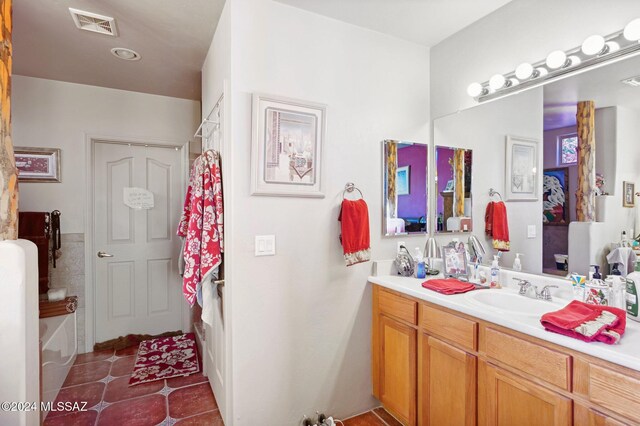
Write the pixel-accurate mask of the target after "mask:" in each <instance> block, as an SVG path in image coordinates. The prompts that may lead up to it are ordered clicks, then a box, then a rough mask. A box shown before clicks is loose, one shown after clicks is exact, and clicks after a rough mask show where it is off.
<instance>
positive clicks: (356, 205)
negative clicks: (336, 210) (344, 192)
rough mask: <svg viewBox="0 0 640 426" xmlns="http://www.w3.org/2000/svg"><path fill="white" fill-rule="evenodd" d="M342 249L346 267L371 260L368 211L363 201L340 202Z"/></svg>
mask: <svg viewBox="0 0 640 426" xmlns="http://www.w3.org/2000/svg"><path fill="white" fill-rule="evenodd" d="M338 220H339V221H340V223H341V228H342V235H341V236H340V239H341V241H342V248H343V251H344V260H345V262H346V263H347V266H351V265H355V264H356V263H361V262H368V261H369V260H370V259H371V246H370V241H369V210H368V207H367V203H366V202H365V201H364V200H363V199H360V200H355V201H352V200H342V207H341V208H340V216H338Z"/></svg>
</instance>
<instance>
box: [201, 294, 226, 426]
mask: <svg viewBox="0 0 640 426" xmlns="http://www.w3.org/2000/svg"><path fill="white" fill-rule="evenodd" d="M224 291H225V288H224V286H220V287H218V288H216V290H215V291H214V293H215V300H214V302H213V326H209V325H207V323H203V325H204V330H205V343H206V346H205V347H206V349H205V351H204V352H205V354H204V356H206V357H207V360H206V362H205V363H206V371H205V373H206V375H207V377H209V383H210V384H211V388H212V389H213V393H214V395H215V396H216V400H217V402H218V408H219V409H220V415H221V416H222V418H223V419H224V420H227V412H226V411H227V407H226V391H227V388H225V384H226V381H225V371H226V368H225V366H226V364H225V362H226V359H225V354H226V352H225V351H226V344H225V327H224V318H223V313H224V311H223V304H224ZM229 422H230V421H229Z"/></svg>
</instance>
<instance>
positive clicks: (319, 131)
mask: <svg viewBox="0 0 640 426" xmlns="http://www.w3.org/2000/svg"><path fill="white" fill-rule="evenodd" d="M326 110H327V107H326V105H323V104H318V103H314V102H307V101H301V100H296V99H289V98H283V97H280V96H272V95H264V94H254V95H253V129H252V131H253V137H252V148H251V195H271V196H288V197H324V193H323V192H322V191H323V187H322V167H323V164H322V152H323V144H324V137H325V129H326Z"/></svg>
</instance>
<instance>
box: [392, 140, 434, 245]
mask: <svg viewBox="0 0 640 426" xmlns="http://www.w3.org/2000/svg"><path fill="white" fill-rule="evenodd" d="M382 148H383V156H382V157H383V191H382V193H383V200H382V206H383V215H382V217H383V221H382V222H383V223H382V233H383V235H385V236H394V235H407V234H425V233H427V232H429V226H428V217H429V215H428V211H427V202H428V196H427V194H428V182H429V179H428V176H429V174H428V145H426V144H421V143H415V142H406V141H399V140H391V139H389V140H385V141H383V143H382Z"/></svg>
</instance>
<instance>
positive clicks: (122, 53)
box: [111, 47, 140, 61]
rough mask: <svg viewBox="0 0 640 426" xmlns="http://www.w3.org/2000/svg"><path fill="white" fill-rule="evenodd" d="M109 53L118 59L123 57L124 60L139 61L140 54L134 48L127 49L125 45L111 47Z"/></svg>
mask: <svg viewBox="0 0 640 426" xmlns="http://www.w3.org/2000/svg"><path fill="white" fill-rule="evenodd" d="M111 53H113V56H115V57H116V58H119V59H124V60H125V61H139V60H140V54H139V53H138V52H136V51H134V50H131V49H127V48H126V47H114V48H113V49H111Z"/></svg>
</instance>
